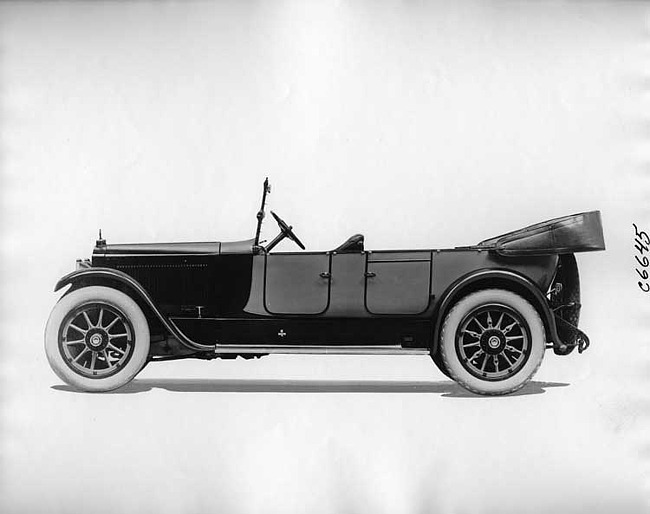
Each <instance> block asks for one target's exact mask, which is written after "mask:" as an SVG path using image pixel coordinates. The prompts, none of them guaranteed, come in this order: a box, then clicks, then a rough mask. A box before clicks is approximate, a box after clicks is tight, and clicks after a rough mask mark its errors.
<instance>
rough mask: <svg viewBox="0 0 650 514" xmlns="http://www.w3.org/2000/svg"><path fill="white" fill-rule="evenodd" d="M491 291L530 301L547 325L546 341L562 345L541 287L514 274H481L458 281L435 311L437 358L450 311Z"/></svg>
mask: <svg viewBox="0 0 650 514" xmlns="http://www.w3.org/2000/svg"><path fill="white" fill-rule="evenodd" d="M489 288H499V289H506V290H508V291H512V292H513V293H517V294H519V295H520V296H522V297H523V298H525V299H526V300H528V301H529V302H530V303H531V304H532V305H533V307H535V309H536V310H537V312H538V313H539V315H540V317H541V318H542V321H543V322H544V328H545V330H546V341H547V342H552V343H553V346H554V347H559V346H561V345H562V342H561V341H560V338H559V336H558V333H557V326H556V323H555V317H554V315H553V312H552V311H551V309H550V307H549V305H548V302H547V300H546V297H545V296H544V294H543V293H542V291H540V289H539V287H537V286H536V285H535V284H534V283H533V282H532V281H531V280H530V279H528V278H526V277H525V276H523V275H520V274H519V273H516V272H514V271H508V270H479V271H476V272H473V273H470V274H468V275H465V276H464V277H461V278H460V279H458V280H457V281H456V282H454V283H453V284H452V285H451V286H449V288H447V290H446V291H445V292H444V294H443V295H442V300H441V302H440V303H439V304H438V307H437V309H436V315H435V320H436V321H435V326H434V329H433V342H432V353H434V354H435V352H437V350H438V345H439V338H440V330H441V328H442V323H443V321H444V319H445V316H446V315H447V313H448V312H449V310H450V309H451V307H452V306H453V305H454V304H455V303H456V302H457V301H458V300H460V299H461V298H462V297H464V296H467V295H468V294H470V293H473V292H475V291H478V290H480V289H489Z"/></svg>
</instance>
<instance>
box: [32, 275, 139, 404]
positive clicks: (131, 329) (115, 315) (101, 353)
mask: <svg viewBox="0 0 650 514" xmlns="http://www.w3.org/2000/svg"><path fill="white" fill-rule="evenodd" d="M149 345H150V337H149V325H148V323H147V319H146V317H145V315H144V314H143V312H142V309H140V307H139V306H138V304H137V303H136V302H135V301H134V300H133V299H132V298H131V297H129V296H128V295H126V294H125V293H122V292H121V291H118V290H116V289H111V288H109V287H102V286H90V287H83V288H81V289H77V290H76V291H72V292H71V293H69V294H67V295H65V296H64V297H63V298H61V299H60V300H59V302H58V303H57V304H56V305H55V306H54V309H52V313H51V314H50V318H49V319H48V321H47V326H46V328H45V353H46V355H47V360H48V361H49V363H50V366H51V367H52V370H53V371H54V372H55V373H56V374H57V376H58V377H59V378H60V379H61V380H63V381H64V382H65V383H67V384H69V385H71V386H72V387H75V388H76V389H80V390H82V391H94V392H101V391H111V390H113V389H117V388H118V387H121V386H123V385H124V384H127V383H128V382H130V381H131V380H132V379H133V377H135V376H136V375H137V374H138V372H139V371H140V370H141V369H142V367H143V366H144V365H145V364H146V362H147V357H148V356H149Z"/></svg>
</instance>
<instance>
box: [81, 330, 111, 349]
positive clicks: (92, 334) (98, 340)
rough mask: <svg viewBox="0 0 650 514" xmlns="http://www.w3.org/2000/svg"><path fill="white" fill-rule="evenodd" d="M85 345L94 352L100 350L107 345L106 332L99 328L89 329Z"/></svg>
mask: <svg viewBox="0 0 650 514" xmlns="http://www.w3.org/2000/svg"><path fill="white" fill-rule="evenodd" d="M86 346H87V347H88V348H89V349H91V350H92V351H94V352H101V351H102V350H104V349H105V348H106V347H107V346H108V334H107V333H106V331H105V330H102V329H99V328H94V329H91V330H89V331H88V333H87V334H86Z"/></svg>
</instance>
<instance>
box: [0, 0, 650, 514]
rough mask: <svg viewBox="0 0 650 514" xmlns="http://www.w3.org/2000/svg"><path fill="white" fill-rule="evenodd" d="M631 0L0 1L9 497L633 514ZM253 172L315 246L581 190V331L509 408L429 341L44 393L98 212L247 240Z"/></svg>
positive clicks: (168, 371) (637, 92)
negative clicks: (413, 352)
mask: <svg viewBox="0 0 650 514" xmlns="http://www.w3.org/2000/svg"><path fill="white" fill-rule="evenodd" d="M646 11H647V7H646V4H643V3H642V2H631V3H626V2H605V1H602V2H589V1H585V2H563V3H559V2H544V1H541V2H526V1H486V2H473V1H466V2H443V1H431V2H411V1H403V2H397V1H362V0H361V1H308V2H305V1H297V0H296V1H241V2H240V1H230V2H226V1H222V2H218V1H187V2H140V1H126V0H125V1H110V2H90V1H89V2H83V1H76V2H55V1H51V2H50V1H42V2H15V3H12V2H3V3H2V4H0V102H1V113H2V114H1V116H0V130H1V140H0V144H1V146H0V150H1V160H0V170H1V173H2V174H1V180H0V187H1V192H0V194H1V201H2V203H1V206H2V212H1V215H0V234H1V243H2V244H1V252H2V253H1V254H0V270H1V276H0V278H1V284H2V289H1V291H2V296H1V305H0V309H1V310H0V331H1V336H2V337H1V339H0V345H1V346H0V348H1V351H0V373H1V376H0V379H1V387H0V401H1V404H0V406H1V410H0V415H1V417H0V421H1V431H0V450H1V451H0V510H2V512H6V513H14V512H16V513H23V512H24V513H28V512H29V513H37V512H48V513H55V512H60V513H67V512H88V513H96V512H97V513H104V512H105V513H109V512H122V513H131V512H138V513H141V512H156V513H166V512H170V513H172V512H190V513H199V512H224V513H226V512H227V513H231V512H232V513H239V512H242V513H247V512H265V513H269V512H281V513H294V512H295V513H303V512H311V513H320V512H323V513H325V512H334V513H339V512H359V513H361V512H386V513H415V512H439V513H446V512H453V513H474V512H476V513H494V512H499V513H520V512H551V511H553V512H563V513H567V512H592V513H593V512H614V511H616V512H625V513H627V512H644V509H645V508H646V507H647V503H646V502H647V499H648V494H649V489H648V478H647V477H648V474H647V472H648V466H647V463H646V462H644V460H645V461H647V457H648V447H649V446H648V444H649V441H648V437H647V427H648V418H647V413H648V400H647V398H648V396H647V393H646V391H647V390H648V378H647V377H648V376H649V373H650V366H649V353H650V341H648V337H647V332H646V331H644V330H643V329H644V327H645V325H646V324H645V322H644V317H647V314H648V302H650V297H648V296H644V294H643V293H641V291H639V289H638V288H637V285H636V282H637V279H636V278H635V277H636V273H635V272H634V257H633V255H634V249H633V240H632V236H633V229H632V223H633V222H636V223H637V224H639V226H640V227H645V229H646V230H650V215H649V213H648V211H647V209H644V202H645V203H647V198H648V184H647V178H645V177H647V161H648V154H647V147H644V146H643V144H642V142H643V140H644V139H646V138H647V135H648V123H647V116H644V110H645V112H647V111H648V107H649V105H648V101H647V92H646V89H647V84H648V82H647V80H648V79H647V77H646V74H645V72H644V70H647V64H648V55H647V12H646ZM644 95H645V96H644ZM644 173H645V174H644ZM267 175H268V176H269V177H270V180H271V183H272V184H273V193H272V195H271V196H270V198H269V200H270V207H271V208H272V209H274V210H276V211H277V212H278V213H279V214H280V215H281V216H282V217H284V218H285V219H287V221H289V222H290V223H291V224H292V225H293V226H294V228H295V231H296V233H297V234H298V235H299V237H301V239H302V240H303V241H304V242H305V243H306V245H307V247H308V249H311V250H326V249H331V248H333V247H335V246H337V245H338V244H340V243H341V242H342V241H344V240H345V239H346V238H347V237H348V236H349V235H351V234H353V233H355V232H362V233H364V234H365V236H366V247H367V248H369V249H380V248H418V247H422V248H431V247H434V248H435V247H449V246H454V245H465V244H472V243H476V242H478V241H479V240H481V239H485V238H487V237H490V236H494V235H496V234H499V233H502V232H504V231H507V230H510V229H515V228H518V227H520V226H524V225H526V224H530V223H534V222H537V221H541V220H543V219H547V218H551V217H555V216H561V215H564V214H570V213H573V212H579V211H585V210H592V209H600V210H601V211H602V215H603V222H604V228H605V238H606V242H607V246H608V249H607V251H606V252H604V253H595V254H582V255H579V256H578V262H579V266H580V270H581V274H582V280H583V305H584V306H583V317H582V323H581V326H582V328H583V329H584V330H585V331H586V332H587V333H588V334H589V335H590V336H591V339H592V348H590V349H589V351H588V352H586V353H585V354H583V355H581V356H579V355H573V354H572V355H571V356H569V357H566V358H564V359H561V358H558V357H555V356H554V355H552V354H549V355H547V358H546V359H545V362H544V364H543V365H542V368H541V370H540V372H539V374H538V375H537V377H536V379H535V380H534V382H533V383H532V384H530V385H529V386H528V387H527V388H526V389H524V390H523V391H522V392H521V394H518V395H515V396H510V397H505V398H479V397H474V396H471V395H468V394H465V393H464V392H463V390H461V389H460V388H458V387H457V386H455V385H454V384H453V383H452V382H450V381H448V380H446V377H444V376H443V375H442V374H441V373H440V372H439V371H438V370H437V369H436V368H435V366H434V365H433V363H432V362H431V361H430V360H429V359H428V358H427V357H399V358H393V357H297V356H296V357H280V356H272V357H269V358H265V359H261V360H259V361H255V362H241V361H239V360H238V361H233V362H229V361H223V362H222V361H215V362H209V363H206V362H177V363H165V364H159V365H157V366H155V365H152V366H150V367H148V368H147V369H146V370H145V371H144V372H143V374H142V375H140V376H139V377H138V379H137V380H136V381H135V382H134V383H133V384H132V386H129V388H127V389H126V390H125V391H122V392H120V391H118V392H117V393H115V394H106V395H91V394H79V393H74V392H71V391H70V390H69V389H67V388H66V387H63V385H62V384H61V383H60V381H59V380H58V379H57V377H56V376H55V375H54V374H53V373H52V372H51V371H50V369H49V367H48V365H47V362H46V359H45V355H44V351H43V341H42V339H43V329H44V326H45V322H46V320H47V316H48V314H49V311H50V309H51V307H52V306H53V305H54V303H55V302H56V300H57V298H58V295H56V294H54V293H53V292H52V288H53V286H54V283H55V282H56V280H57V279H58V278H59V277H60V276H61V275H63V274H65V273H67V272H68V271H70V270H72V269H73V265H74V259H76V258H85V257H89V256H90V252H91V249H92V245H93V242H94V239H95V238H96V234H97V229H98V228H100V227H101V228H102V229H103V233H104V236H105V237H106V238H107V239H108V241H109V242H133V241H175V240H187V241H191V240H236V239H246V238H249V237H252V235H253V234H254V227H255V218H254V216H255V212H256V210H257V208H258V206H259V204H258V202H259V193H260V190H261V182H262V180H263V179H264V177H265V176H267ZM274 233H275V226H274V225H273V222H272V221H269V222H267V223H266V224H265V227H264V236H265V237H266V238H271V237H273V235H274ZM290 245H291V243H290V242H284V243H282V246H281V247H279V248H278V249H284V250H289V249H291V246H290ZM644 477H645V478H644Z"/></svg>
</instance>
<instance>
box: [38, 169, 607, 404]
mask: <svg viewBox="0 0 650 514" xmlns="http://www.w3.org/2000/svg"><path fill="white" fill-rule="evenodd" d="M269 191H270V189H269V188H268V183H267V182H265V185H264V196H263V200H262V208H261V210H260V213H258V230H257V235H256V237H255V238H253V239H250V240H246V241H238V242H199V243H165V244H150V243H146V244H107V243H106V241H104V240H103V239H101V236H100V239H99V240H98V241H97V244H96V246H95V248H94V251H93V255H92V260H90V261H78V269H77V270H76V271H74V272H73V273H70V274H69V275H66V276H65V277H63V278H62V279H61V280H59V282H58V283H57V285H56V290H57V291H58V290H60V289H62V288H64V287H65V286H68V285H69V286H71V287H70V289H69V290H68V291H67V293H66V295H70V294H72V293H75V292H77V294H79V293H78V292H79V291H86V292H87V291H88V289H87V288H97V287H100V288H109V289H112V290H114V291H117V292H119V293H120V294H123V295H125V296H126V297H128V298H130V299H131V300H132V301H133V302H135V303H136V304H137V307H138V308H139V309H140V311H141V312H142V314H143V316H144V318H145V319H146V324H147V329H148V337H149V341H147V343H149V344H146V343H145V342H142V341H137V337H136V332H137V330H136V328H137V327H132V329H131V330H128V328H129V327H127V324H128V323H127V324H124V326H125V327H126V328H125V333H128V334H127V336H122V340H120V339H119V338H113V339H111V336H112V335H113V334H111V333H110V331H109V330H106V331H104V332H102V330H103V329H104V328H105V326H104V324H103V323H101V322H99V323H97V321H98V318H99V317H100V316H101V317H102V318H103V317H104V313H103V312H100V310H101V309H102V307H101V305H104V304H105V305H106V308H107V309H113V311H111V312H112V314H106V316H108V317H107V318H106V319H109V318H111V317H112V315H115V316H116V317H117V318H120V316H122V317H124V318H125V321H127V322H129V319H128V318H129V316H128V313H126V312H124V309H122V310H121V308H120V305H114V304H115V303H118V304H119V301H118V300H115V301H112V300H110V299H109V300H104V301H102V300H101V299H98V300H97V301H93V299H92V297H90V298H87V296H88V295H82V296H83V298H82V299H80V300H79V302H77V303H79V305H77V304H76V303H74V302H73V303H74V309H72V310H70V309H71V307H66V309H67V310H68V311H70V312H67V313H64V312H62V313H61V316H60V318H61V319H60V320H59V321H58V324H57V326H56V327H49V325H48V327H49V328H48V330H50V331H56V336H52V338H55V339H56V340H57V341H56V344H55V343H54V342H52V343H51V345H52V346H56V348H53V349H51V351H48V357H49V358H50V362H51V363H52V364H53V367H54V368H55V371H57V373H58V374H59V376H61V378H63V379H64V380H66V381H68V382H70V379H69V378H68V375H69V373H68V371H72V374H71V375H72V376H73V377H74V375H75V374H76V375H79V376H81V377H82V378H83V381H84V383H83V384H81V383H79V382H78V381H75V380H72V383H73V385H75V386H78V387H80V388H82V389H90V390H104V388H114V387H119V386H120V385H122V383H121V381H120V380H117V379H113V380H110V381H108V380H107V381H106V382H110V383H109V384H107V386H106V387H100V386H97V387H92V386H93V385H94V384H100V383H101V381H102V377H104V378H109V377H114V376H116V375H119V374H120V373H121V369H123V367H124V366H125V363H123V364H122V365H121V367H118V368H121V369H117V371H115V370H114V369H113V368H115V365H116V364H117V363H118V358H120V359H124V358H125V356H126V355H127V354H128V353H129V352H133V351H134V350H133V348H135V346H136V345H137V344H138V343H140V344H141V345H146V346H147V351H146V357H144V358H143V357H142V356H140V357H139V358H140V359H144V362H145V363H146V362H149V361H156V360H170V359H177V358H190V357H196V358H204V359H210V358H215V357H221V358H233V357H237V356H242V357H259V356H261V355H266V354H270V353H340V354H359V353H362V354H363V353H377V354H393V353H395V354H409V353H411V354H420V353H426V354H431V355H432V357H433V358H434V361H436V363H437V364H438V366H439V367H440V368H441V370H442V371H443V372H445V373H446V374H448V375H450V376H451V377H452V378H454V379H456V380H458V381H459V383H461V384H462V385H464V386H465V387H467V388H468V389H470V390H472V391H475V392H479V393H486V394H502V393H504V392H511V391H512V390H514V389H517V388H519V387H521V386H523V385H524V384H525V382H526V381H527V380H529V379H530V377H532V373H534V371H535V370H536V369H537V367H534V369H531V370H523V368H524V367H526V365H527V361H529V360H530V359H531V357H530V355H532V354H531V353H530V352H531V351H532V350H533V348H534V347H535V346H536V345H537V346H539V345H542V346H543V348H542V350H541V351H542V354H543V349H545V348H547V347H548V348H552V349H553V350H554V352H555V353H556V354H559V355H565V354H568V353H569V352H571V351H572V350H574V349H575V348H578V351H580V352H582V351H583V350H584V349H585V348H586V347H587V346H588V345H589V339H588V338H587V336H586V335H585V334H584V333H583V332H582V331H580V330H579V329H578V328H577V325H578V319H579V313H580V284H579V277H578V269H577V264H576V259H575V257H574V253H576V252H586V251H593V250H603V249H604V239H603V233H602V225H601V219H600V213H599V212H598V211H593V212H586V213H580V214H575V215H571V216H565V217H562V218H556V219H553V220H549V221H546V222H543V223H539V224H537V225H533V226H530V227H527V228H525V229H521V230H517V231H514V232H510V233H508V234H504V235H502V236H499V237H495V238H491V239H488V240H485V241H482V242H481V243H479V244H476V245H473V246H467V247H460V248H452V249H424V250H422V249H417V250H378V251H376V250H372V251H371V250H367V249H365V247H364V238H363V236H362V235H359V234H357V235H355V236H352V237H351V238H350V239H348V240H347V241H346V242H345V243H343V244H342V245H341V246H339V247H338V248H336V249H334V250H330V251H322V252H304V251H301V252H282V253H275V252H273V251H272V250H273V247H274V246H275V245H276V244H277V243H278V242H279V241H280V240H281V239H283V238H284V237H288V238H290V239H293V240H294V241H295V242H296V243H297V244H299V245H300V246H301V247H303V246H302V243H301V242H300V240H299V239H298V238H297V237H296V235H295V234H294V233H293V230H292V227H290V226H288V225H287V224H286V223H284V221H282V220H281V219H280V218H279V217H278V216H277V215H275V214H274V217H275V218H276V221H277V222H278V224H279V226H280V234H279V235H278V237H276V239H274V240H273V241H272V242H271V243H269V244H268V245H267V246H266V247H264V246H262V245H260V244H259V230H260V226H261V222H262V219H263V218H264V198H265V197H266V194H267V193H268V192H269ZM303 248H304V247H303ZM485 291H493V292H494V293H492V296H490V294H488V295H487V296H485ZM499 291H501V292H502V293H498V292H499ZM481 292H482V293H481ZM503 292H505V293H503ZM478 293H481V295H482V296H481V295H478V296H476V295H477V294H478ZM472 295H474V297H475V298H477V300H476V301H478V304H477V305H476V306H473V307H472V309H473V310H472V311H471V312H472V313H474V314H471V313H470V312H469V311H468V312H467V313H465V312H461V313H459V314H458V315H459V316H460V317H459V318H458V320H457V321H455V323H456V324H457V325H458V326H457V327H455V328H454V333H453V334H452V335H451V336H448V338H449V339H450V341H451V342H450V343H449V345H450V346H449V348H448V350H447V351H446V352H445V350H444V349H443V348H442V346H443V344H442V340H443V338H444V325H445V321H446V320H448V319H449V316H450V313H451V312H452V311H453V310H454V309H453V308H454V307H455V306H458V305H459V303H461V301H462V300H463V299H467V298H468V297H471V296H472ZM495 295H496V296H495ZM513 295H514V296H513ZM91 296H92V295H91ZM100 296H101V295H100ZM64 298H65V297H64ZM480 298H482V299H480ZM520 300H521V301H523V303H522V302H521V301H520ZM103 302H104V303H103ZM481 302H483V303H481ZM470 303H472V302H470ZM474 303H476V302H474ZM524 304H525V305H524ZM84 305H85V306H86V307H85V311H84V307H83V306H84ZM486 305H487V306H488V307H487V310H486V307H485V306H486ZM528 307H532V309H530V312H529V313H528V314H526V313H525V312H523V311H526V309H528ZM481 309H482V310H481ZM490 309H491V310H490ZM461 310H463V309H461ZM533 311H534V313H536V314H533ZM71 312H72V313H76V315H75V316H76V318H73V319H72V321H71V320H70V319H67V318H70V316H71V315H72V314H71ZM106 312H107V313H108V312H109V311H108V310H107V311H106ZM522 312H523V314H522ZM461 314H462V315H461ZM66 316H67V318H66ZM463 316H464V317H463ZM467 316H469V317H470V318H471V319H470V318H468V319H469V321H468V319H465V318H467ZM472 316H473V318H472ZM536 316H538V317H539V320H540V321H541V325H540V327H541V328H540V330H542V331H543V334H537V335H536V334H535V326H536V325H537V320H536ZM499 318H500V319H499ZM66 319H67V321H66ZM75 319H77V321H75ZM497 320H499V323H498V324H497ZM51 321H52V319H51ZM122 321H124V320H122ZM122 321H119V322H116V323H117V324H118V325H119V324H121V323H122ZM66 322H67V323H68V325H66ZM73 322H74V323H73ZM70 323H72V326H73V327H74V328H72V329H70ZM463 323H465V325H463ZM468 323H469V325H468ZM506 323H507V325H506ZM513 323H514V325H513ZM510 325H513V327H514V328H511V329H510V331H512V330H514V331H515V332H511V333H517V334H519V335H517V336H513V335H510V336H508V335H507V334H508V332H504V330H505V329H506V327H507V326H510ZM463 326H464V327H465V328H462V327H463ZM479 327H480V328H479ZM481 329H482V330H481ZM70 330H71V331H70ZM84 331H85V332H84ZM89 333H92V334H93V335H94V338H95V341H96V344H91V342H90V339H89V337H91V336H89ZM74 334H77V336H78V338H77V339H74V337H76V336H74ZM81 335H83V338H81ZM143 337H144V336H143ZM102 338H103V339H102ZM516 338H519V341H527V343H526V344H527V346H526V347H525V348H524V346H517V344H518V341H517V340H515V339H516ZM542 338H543V340H542V341H538V340H540V339H542ZM71 340H72V341H77V342H76V343H71V344H69V345H66V343H67V342H68V341H71ZM109 341H113V343H112V344H111V343H109ZM126 341H128V344H127V343H126ZM463 341H464V342H463ZM102 342H103V344H102ZM75 345H76V346H78V347H79V350H78V351H77V349H76V348H71V347H74V346H75ZM111 346H112V347H113V348H115V349H113V348H111ZM471 347H475V348H477V349H476V351H472V350H470V348H471ZM508 347H509V348H510V349H508ZM46 348H47V331H46ZM57 349H58V353H59V354H60V356H62V357H61V359H58V360H59V362H58V364H56V363H53V360H57V358H55V357H53V356H52V353H53V352H54V353H56V350H57ZM527 351H528V353H529V355H525V354H526V352H527ZM81 352H83V355H82V356H80V353H81ZM120 352H124V353H123V354H120ZM476 352H482V353H479V354H478V356H477V354H476ZM517 352H520V353H517ZM533 353H534V352H533ZM538 353H539V352H538ZM540 355H541V354H540ZM518 357H520V358H519V360H518ZM535 358H537V357H535ZM539 360H540V362H541V357H539ZM452 361H453V362H452ZM520 361H521V362H520ZM91 364H92V366H91ZM528 365H532V363H528ZM538 365H539V364H537V366H538ZM65 366H67V368H66V367H65ZM57 368H58V370H57ZM91 368H95V369H91ZM481 368H482V369H481ZM500 368H503V369H500ZM515 368H516V369H515ZM506 369H509V370H510V371H509V372H505V371H504V370H506ZM108 370H113V371H115V373H113V372H111V373H110V374H109V373H108ZM93 371H95V372H96V374H95V375H93V374H92V372H93ZM97 371H99V373H97ZM104 371H106V373H102V372H104ZM137 371H139V369H138V370H137ZM137 371H135V373H137ZM531 372H532V373H531ZM135 373H133V376H134V375H135ZM465 373H468V375H467V376H466V377H465V378H464V376H465V375H464V374H465ZM525 373H529V375H530V376H527V377H524V378H525V379H523V380H522V377H521V376H520V377H516V375H519V374H525ZM98 376H99V377H100V378H97V377H98ZM467 377H470V378H467ZM131 378H132V377H131ZM513 378H517V380H512V379H513ZM128 380H130V378H128ZM128 380H127V381H128ZM483 383H485V384H487V385H488V386H489V387H487V390H484V388H483V387H482V384H483ZM84 384H90V385H84ZM115 384H117V385H115ZM495 384H496V385H495Z"/></svg>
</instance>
